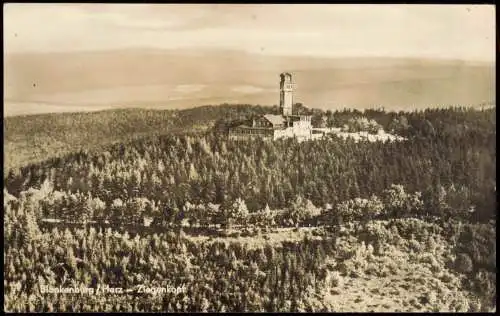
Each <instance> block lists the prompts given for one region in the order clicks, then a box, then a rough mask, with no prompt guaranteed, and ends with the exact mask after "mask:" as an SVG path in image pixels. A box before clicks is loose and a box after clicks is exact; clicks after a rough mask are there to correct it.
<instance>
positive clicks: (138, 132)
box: [4, 105, 276, 171]
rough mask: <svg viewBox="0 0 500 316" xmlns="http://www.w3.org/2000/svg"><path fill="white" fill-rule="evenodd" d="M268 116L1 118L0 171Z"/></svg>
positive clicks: (205, 112)
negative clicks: (0, 154)
mask: <svg viewBox="0 0 500 316" xmlns="http://www.w3.org/2000/svg"><path fill="white" fill-rule="evenodd" d="M274 110H276V109H274ZM269 111H273V108H270V107H260V106H251V105H217V106H204V107H198V108H193V109H186V110H146V109H118V110H105V111H96V112H77V113H59V114H38V115H24V116H13V117H6V118H4V153H5V155H4V159H5V160H4V170H5V171H8V169H9V168H11V167H19V166H23V165H26V164H27V163H32V162H38V161H41V160H45V159H47V158H49V157H54V156H57V155H59V154H65V153H69V152H72V151H75V150H80V149H96V148H100V147H101V146H106V145H108V144H112V143H115V142H124V141H125V142H126V141H128V140H132V139H136V138H140V137H149V136H152V135H161V134H166V133H186V132H188V133H189V132H197V131H205V130H206V129H208V128H209V127H211V126H214V124H215V122H216V121H217V120H219V119H237V118H241V117H245V116H246V115H250V114H255V113H268V112H269Z"/></svg>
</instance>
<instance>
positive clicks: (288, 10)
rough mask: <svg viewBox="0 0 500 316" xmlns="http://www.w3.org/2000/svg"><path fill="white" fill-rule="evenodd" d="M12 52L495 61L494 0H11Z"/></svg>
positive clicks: (8, 47) (7, 9)
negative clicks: (349, 1) (300, 0)
mask: <svg viewBox="0 0 500 316" xmlns="http://www.w3.org/2000/svg"><path fill="white" fill-rule="evenodd" d="M4 43H5V51H6V52H7V53H9V52H23V51H79V50H109V49H119V48H130V47H153V48H166V49H170V48H179V47H209V48H225V49H227V48H230V49H239V50H245V51H249V52H259V53H264V54H274V55H279V54H286V55H294V54H295V55H312V56H365V55H376V56H401V57H406V56H425V57H440V58H459V59H477V60H490V61H492V60H495V55H496V51H495V10H494V7H493V6H488V5H473V6H467V5H442V6H440V5H318V4H315V5H306V4H287V5H279V4H260V5H248V4H185V5H180V4H7V5H5V6H4Z"/></svg>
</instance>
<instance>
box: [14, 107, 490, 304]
mask: <svg viewBox="0 0 500 316" xmlns="http://www.w3.org/2000/svg"><path fill="white" fill-rule="evenodd" d="M274 110H276V109H274ZM270 111H273V109H271V108H266V107H251V106H239V107H236V106H222V107H204V108H199V109H193V110H185V111H173V112H160V113H162V114H161V115H162V116H159V117H155V116H154V115H153V114H152V113H157V112H156V111H151V112H148V111H145V112H142V110H141V112H140V113H141V114H138V113H139V112H136V111H135V110H134V111H123V112H116V113H114V114H111V113H112V112H103V113H104V114H106V115H109V116H110V118H109V120H110V121H112V120H111V118H112V117H113V115H115V116H114V118H115V120H113V122H115V123H114V124H115V125H114V126H112V127H109V128H108V127H106V128H104V126H105V125H104V123H102V122H104V121H105V120H106V119H102V120H101V119H100V121H99V123H98V124H97V125H96V127H95V129H92V128H88V129H87V131H88V134H87V136H86V137H87V138H88V139H90V138H92V137H97V139H96V140H95V141H94V142H95V144H97V143H99V144H102V145H104V146H103V147H101V148H99V150H95V149H94V150H90V151H89V150H77V149H76V148H78V147H71V146H77V145H76V144H71V146H70V145H69V144H70V143H71V141H72V138H75V139H76V138H78V137H77V136H76V134H71V133H69V134H68V133H67V126H68V125H70V124H72V123H73V122H80V123H79V124H81V125H76V126H74V127H75V129H74V130H75V133H76V131H79V133H82V130H81V129H82V128H83V126H87V127H88V126H89V125H90V122H92V120H91V119H90V117H95V116H92V115H94V114H95V113H94V114H71V115H70V116H71V119H67V120H66V119H65V120H63V119H62V118H63V117H67V116H65V115H66V114H64V115H61V116H54V118H53V119H51V118H50V117H45V118H43V117H33V118H28V119H32V120H33V121H32V122H33V123H32V124H38V125H37V126H39V127H40V128H39V129H38V130H40V131H42V130H45V131H47V132H45V134H43V133H42V132H40V133H34V131H36V130H37V129H32V131H33V132H32V136H29V134H28V136H26V139H28V138H29V137H37V136H40V135H43V136H44V137H54V138H57V139H63V140H64V141H65V144H68V145H66V146H68V147H65V149H66V150H67V151H71V150H73V152H70V153H63V151H61V153H60V154H56V155H54V156H53V157H51V158H49V159H47V160H44V161H40V162H36V163H33V164H29V165H26V166H22V167H16V168H12V169H11V170H10V172H9V173H8V174H7V175H6V177H5V178H4V180H5V184H4V207H5V224H4V230H5V244H6V249H5V267H6V268H5V274H4V276H5V280H6V290H5V291H6V294H5V308H6V309H7V310H9V311H42V310H43V311H160V310H161V311H219V312H221V311H354V310H355V308H356V307H355V306H353V305H352V304H353V303H352V302H350V300H351V298H352V300H351V301H355V302H357V303H361V302H362V301H363V300H365V301H364V302H365V304H363V305H366V306H368V307H367V308H368V310H369V309H370V308H371V309H374V310H377V311H381V310H385V311H395V310H400V311H489V310H491V309H492V308H493V307H494V304H495V300H496V286H495V280H496V258H495V252H496V240H495V228H496V118H495V110H494V109H489V110H485V111H477V110H474V109H465V108H449V109H432V110H425V111H418V112H398V113H396V112H385V111H383V110H369V111H365V112H363V113H362V112H359V111H349V110H345V111H337V112H323V111H317V110H310V109H307V108H305V109H303V111H305V112H308V111H309V112H308V113H310V114H313V115H314V116H315V117H316V120H317V121H318V122H320V121H322V122H324V124H327V125H328V124H329V125H333V126H342V125H343V124H345V123H346V122H349V120H350V119H352V118H353V117H360V116H362V117H366V118H367V119H373V120H375V121H376V122H377V123H378V124H380V125H381V126H382V127H383V128H384V129H386V130H390V131H393V132H394V133H397V134H399V135H403V136H405V137H407V140H406V141H402V142H387V143H382V142H375V143H370V142H357V143H356V142H354V141H353V140H349V139H348V140H343V139H340V138H337V137H335V136H334V135H332V136H329V137H326V138H324V139H321V140H317V141H307V142H302V143H298V142H297V141H296V140H294V139H287V140H281V141H275V142H269V141H263V140H260V139H254V140H246V141H235V140H230V139H228V138H227V137H226V135H225V134H224V133H223V132H221V130H220V129H217V128H214V129H212V128H207V127H209V126H210V127H217V126H220V125H224V124H225V123H226V122H228V121H231V120H238V119H241V118H243V117H245V116H246V115H253V114H259V113H268V112H270ZM117 113H121V114H117ZM124 113H129V114H128V116H127V120H129V122H131V123H130V125H120V124H121V123H120V122H124V121H125V119H123V117H124V116H120V115H124ZM106 115H104V116H103V117H106ZM116 115H117V116H116ZM144 117H148V119H144ZM76 118H78V119H76ZM116 118H122V120H121V121H120V119H116ZM16 119H17V120H18V121H10V122H9V123H8V124H6V128H7V129H8V130H9V131H10V136H9V135H6V137H7V138H8V139H9V141H10V142H15V141H16V140H17V139H16V138H15V137H14V136H13V135H17V136H16V137H20V136H19V135H20V134H21V122H22V119H27V118H16ZM51 120H52V121H51ZM85 120H86V121H85ZM164 121H165V122H168V123H166V125H163V122H164ZM145 122H151V125H147V127H146V124H145ZM13 123H16V124H13ZM65 124H66V125H65ZM100 124H102V125H100ZM43 126H46V127H48V126H51V128H41V127H43ZM54 126H56V127H54ZM99 126H100V127H99ZM120 126H122V130H124V131H133V132H129V134H125V135H126V136H122V137H123V138H117V139H114V136H115V135H117V134H118V133H119V132H118V130H119V128H120ZM160 126H162V127H161V128H160ZM182 128H185V130H182ZM198 128H200V129H201V130H202V131H204V132H203V133H193V132H195V131H196V130H199V129H198ZM49 130H52V131H51V132H48V131H49ZM151 131H155V135H149V136H146V134H147V133H149V132H151ZM172 131H175V132H176V133H171V132H172ZM186 132H191V133H190V134H189V135H187V134H186ZM99 133H101V134H99ZM98 135H100V136H98ZM132 136H134V137H136V136H137V137H138V136H141V138H140V139H134V137H132ZM9 137H10V138H9ZM40 137H41V136H40ZM111 141H116V143H115V144H109V145H108V144H106V143H108V142H109V143H111ZM92 144H94V143H92ZM79 146H83V145H82V144H79ZM6 150H7V148H6ZM10 155H15V152H10ZM46 157H47V158H48V157H49V155H48V154H47V156H46ZM18 166H19V165H18ZM44 219H57V220H59V221H60V222H59V224H58V225H53V226H51V225H50V224H47V222H44ZM147 219H152V223H151V224H150V225H149V224H146V222H147ZM65 223H66V224H65ZM70 223H72V224H71V225H70ZM306 226H307V227H310V228H313V229H312V232H311V233H308V234H307V235H306V237H304V239H302V240H301V241H300V242H283V243H281V244H280V245H278V246H277V245H274V246H273V245H271V244H266V243H264V246H255V247H250V246H249V245H247V244H244V243H242V242H241V239H239V238H240V237H242V235H243V234H247V235H249V236H252V237H253V238H255V240H262V239H263V240H265V239H266V238H269V236H268V233H269V232H270V231H273V230H274V231H280V230H281V229H283V228H284V227H295V230H296V231H297V232H298V231H300V230H301V229H305V228H304V227H306ZM131 227H132V228H133V229H130V228H131ZM188 228H189V229H197V230H199V231H202V230H203V229H205V231H207V232H211V233H207V234H209V235H210V236H211V237H210V238H209V239H208V240H202V241H200V240H198V239H195V238H194V237H193V236H191V235H190V234H187V233H186V232H188ZM234 228H237V230H239V232H234ZM217 234H218V235H217ZM231 234H232V235H231ZM229 235H231V236H233V237H235V238H236V241H233V242H229V239H227V238H226V237H228V236H229ZM214 236H218V237H214ZM214 238H215V239H214ZM172 282H173V283H176V284H185V285H186V286H187V289H188V290H187V293H184V294H179V295H172V294H167V295H152V296H144V295H138V294H136V293H129V294H123V295H107V296H91V297H90V298H89V297H85V296H81V295H74V296H71V295H53V294H42V293H41V292H40V290H39V289H40V286H41V285H47V284H49V285H51V286H84V287H95V286H97V285H99V284H106V285H109V286H113V287H121V288H127V289H128V288H134V287H137V286H139V285H147V286H161V285H162V284H163V285H165V284H167V283H170V284H171V283H172ZM420 282H422V283H420ZM372 283H373V284H379V285H380V284H381V283H384V284H385V283H388V284H389V283H390V284H391V285H390V286H389V285H388V286H389V287H392V288H387V289H384V288H373V289H372V288H370V284H372ZM399 283H401V286H400V287H399V285H396V284H399ZM358 287H360V288H363V290H361V292H359V291H353V289H355V288H356V289H357V288H358ZM371 290H373V292H366V291H371ZM386 290H387V291H391V292H390V293H391V294H390V295H391V296H390V298H392V301H391V300H390V299H389V297H385V298H384V297H383V296H384V295H385V294H384V295H382V294H383V293H381V292H383V291H386ZM377 291H378V292H377ZM392 291H394V293H392ZM354 292H355V293H354ZM342 295H344V296H342ZM350 295H353V296H352V297H351V296H350ZM377 302H378V303H377ZM358 305H359V304H358ZM353 308H354V310H353Z"/></svg>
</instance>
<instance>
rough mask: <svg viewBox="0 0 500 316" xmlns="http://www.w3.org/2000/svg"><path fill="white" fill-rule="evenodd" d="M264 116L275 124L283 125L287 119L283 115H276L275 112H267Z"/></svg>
mask: <svg viewBox="0 0 500 316" xmlns="http://www.w3.org/2000/svg"><path fill="white" fill-rule="evenodd" d="M264 118H265V119H266V120H268V121H269V123H271V124H272V125H273V126H275V125H282V124H284V123H285V119H284V118H283V116H281V115H275V114H266V115H264Z"/></svg>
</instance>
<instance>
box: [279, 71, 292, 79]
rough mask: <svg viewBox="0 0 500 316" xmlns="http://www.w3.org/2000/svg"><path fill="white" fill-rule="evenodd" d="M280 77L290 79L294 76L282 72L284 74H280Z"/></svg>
mask: <svg viewBox="0 0 500 316" xmlns="http://www.w3.org/2000/svg"><path fill="white" fill-rule="evenodd" d="M280 77H281V78H283V77H290V78H292V74H291V73H289V72H282V73H281V74H280Z"/></svg>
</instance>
